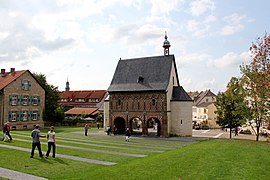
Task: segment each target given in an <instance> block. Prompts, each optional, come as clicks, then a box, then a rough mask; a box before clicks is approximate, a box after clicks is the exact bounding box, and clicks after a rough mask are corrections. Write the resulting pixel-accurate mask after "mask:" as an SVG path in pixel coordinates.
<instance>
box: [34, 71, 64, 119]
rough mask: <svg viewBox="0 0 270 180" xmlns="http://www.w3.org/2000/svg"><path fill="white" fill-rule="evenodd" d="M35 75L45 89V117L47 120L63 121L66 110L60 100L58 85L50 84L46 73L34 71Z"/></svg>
mask: <svg viewBox="0 0 270 180" xmlns="http://www.w3.org/2000/svg"><path fill="white" fill-rule="evenodd" d="M33 75H34V77H35V78H36V79H37V80H38V82H39V83H40V85H41V86H42V87H43V88H44V90H45V108H44V113H43V119H44V120H45V121H51V122H61V121H62V120H63V118H64V110H63V107H61V105H60V104H59V102H58V101H59V100H60V96H59V91H58V87H55V86H53V85H50V84H48V83H47V80H46V76H45V75H44V74H41V73H40V74H37V73H33Z"/></svg>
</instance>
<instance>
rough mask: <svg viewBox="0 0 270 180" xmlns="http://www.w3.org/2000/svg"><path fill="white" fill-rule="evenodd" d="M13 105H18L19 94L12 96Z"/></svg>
mask: <svg viewBox="0 0 270 180" xmlns="http://www.w3.org/2000/svg"><path fill="white" fill-rule="evenodd" d="M11 105H12V106H16V105H18V96H17V95H12V97H11Z"/></svg>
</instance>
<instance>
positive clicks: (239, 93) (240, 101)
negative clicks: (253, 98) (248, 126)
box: [215, 77, 250, 138]
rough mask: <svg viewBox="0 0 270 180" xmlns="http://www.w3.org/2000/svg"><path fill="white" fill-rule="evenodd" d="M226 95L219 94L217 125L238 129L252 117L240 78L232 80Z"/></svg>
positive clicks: (217, 100)
mask: <svg viewBox="0 0 270 180" xmlns="http://www.w3.org/2000/svg"><path fill="white" fill-rule="evenodd" d="M227 88H228V89H227V90H226V92H225V93H221V92H219V93H218V95H217V97H216V103H215V105H216V108H217V111H216V114H217V123H218V124H219V125H221V126H227V127H229V128H230V138H232V128H237V127H239V126H242V125H243V124H244V123H246V121H247V119H248V117H249V116H250V113H249V107H248V103H247V101H246V100H245V91H244V89H243V88H242V86H241V84H240V82H239V79H238V78H235V77H233V78H231V80H230V82H229V83H228V85H227Z"/></svg>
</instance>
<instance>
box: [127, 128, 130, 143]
mask: <svg viewBox="0 0 270 180" xmlns="http://www.w3.org/2000/svg"><path fill="white" fill-rule="evenodd" d="M129 137H130V131H129V128H127V130H126V141H128V142H129Z"/></svg>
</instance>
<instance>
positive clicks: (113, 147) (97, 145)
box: [17, 134, 164, 153]
mask: <svg viewBox="0 0 270 180" xmlns="http://www.w3.org/2000/svg"><path fill="white" fill-rule="evenodd" d="M17 136H22V137H28V138H30V137H29V136H25V135H18V134H17ZM57 141H59V142H66V143H72V144H81V145H88V146H95V147H103V148H111V149H124V150H135V151H142V152H156V153H161V152H164V151H161V150H151V149H149V150H148V149H139V148H129V147H118V146H106V145H101V144H89V143H83V142H74V141H66V140H57Z"/></svg>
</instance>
